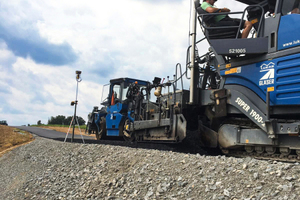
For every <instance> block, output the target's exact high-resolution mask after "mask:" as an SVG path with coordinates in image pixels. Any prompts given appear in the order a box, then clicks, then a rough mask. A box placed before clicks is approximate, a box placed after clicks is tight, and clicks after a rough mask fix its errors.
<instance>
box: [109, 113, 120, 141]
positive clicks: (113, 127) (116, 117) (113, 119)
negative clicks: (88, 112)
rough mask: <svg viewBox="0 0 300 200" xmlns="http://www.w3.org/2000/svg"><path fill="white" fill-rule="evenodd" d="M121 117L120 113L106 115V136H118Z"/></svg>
mask: <svg viewBox="0 0 300 200" xmlns="http://www.w3.org/2000/svg"><path fill="white" fill-rule="evenodd" d="M123 117H124V116H123V115H121V114H120V113H110V114H107V115H106V129H107V136H119V125H120V122H121V120H122V118H123Z"/></svg>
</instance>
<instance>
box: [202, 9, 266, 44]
mask: <svg viewBox="0 0 300 200" xmlns="http://www.w3.org/2000/svg"><path fill="white" fill-rule="evenodd" d="M252 7H258V8H260V9H261V11H262V12H261V18H260V21H259V25H258V29H257V33H258V34H257V35H259V33H260V29H261V24H262V19H263V15H264V12H263V10H264V9H263V7H262V6H261V5H250V6H247V7H246V8H245V9H244V11H243V12H223V13H205V14H199V16H198V20H199V21H200V24H201V25H202V27H203V28H205V29H207V30H213V29H227V28H238V31H237V34H236V39H237V38H238V36H239V32H240V30H241V25H242V22H243V21H242V20H243V19H244V16H245V13H246V11H248V9H250V8H252ZM232 14H243V15H242V17H241V20H240V25H239V26H218V27H208V26H206V25H205V23H203V16H207V15H210V16H211V15H232Z"/></svg>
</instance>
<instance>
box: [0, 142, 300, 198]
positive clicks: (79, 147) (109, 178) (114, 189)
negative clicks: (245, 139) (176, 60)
mask: <svg viewBox="0 0 300 200" xmlns="http://www.w3.org/2000/svg"><path fill="white" fill-rule="evenodd" d="M0 169H1V170H0V199H107V200H108V199H174V200H175V199H178V200H181V199H190V200H191V199H195V200H197V199H228V200H231V199H247V200H250V199H251V200H252V199H253V200H256V199H299V195H300V176H299V173H300V165H299V163H293V164H291V163H281V162H276V161H261V160H256V159H252V158H249V157H248V158H233V157H225V156H205V155H200V154H187V153H180V152H173V151H165V150H155V149H145V148H133V147H124V146H118V145H108V144H79V143H63V142H60V141H56V140H51V139H46V138H41V137H36V140H35V141H33V142H32V143H30V144H27V145H24V146H21V147H19V148H16V149H14V150H13V151H11V152H9V153H7V154H5V155H3V156H2V157H1V158H0Z"/></svg>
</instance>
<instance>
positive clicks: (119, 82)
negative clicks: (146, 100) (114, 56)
mask: <svg viewBox="0 0 300 200" xmlns="http://www.w3.org/2000/svg"><path fill="white" fill-rule="evenodd" d="M132 83H136V84H137V85H138V86H139V87H146V86H147V85H148V84H149V82H147V81H142V80H137V79H131V78H118V79H112V80H110V89H109V95H108V101H107V104H108V105H109V106H113V105H115V104H118V103H121V104H127V91H128V88H129V86H130V84H132Z"/></svg>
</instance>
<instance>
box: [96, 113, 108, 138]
mask: <svg viewBox="0 0 300 200" xmlns="http://www.w3.org/2000/svg"><path fill="white" fill-rule="evenodd" d="M99 129H100V130H98V128H97V129H96V131H95V134H96V138H97V140H101V139H105V138H106V119H105V117H101V121H100V126H99Z"/></svg>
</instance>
